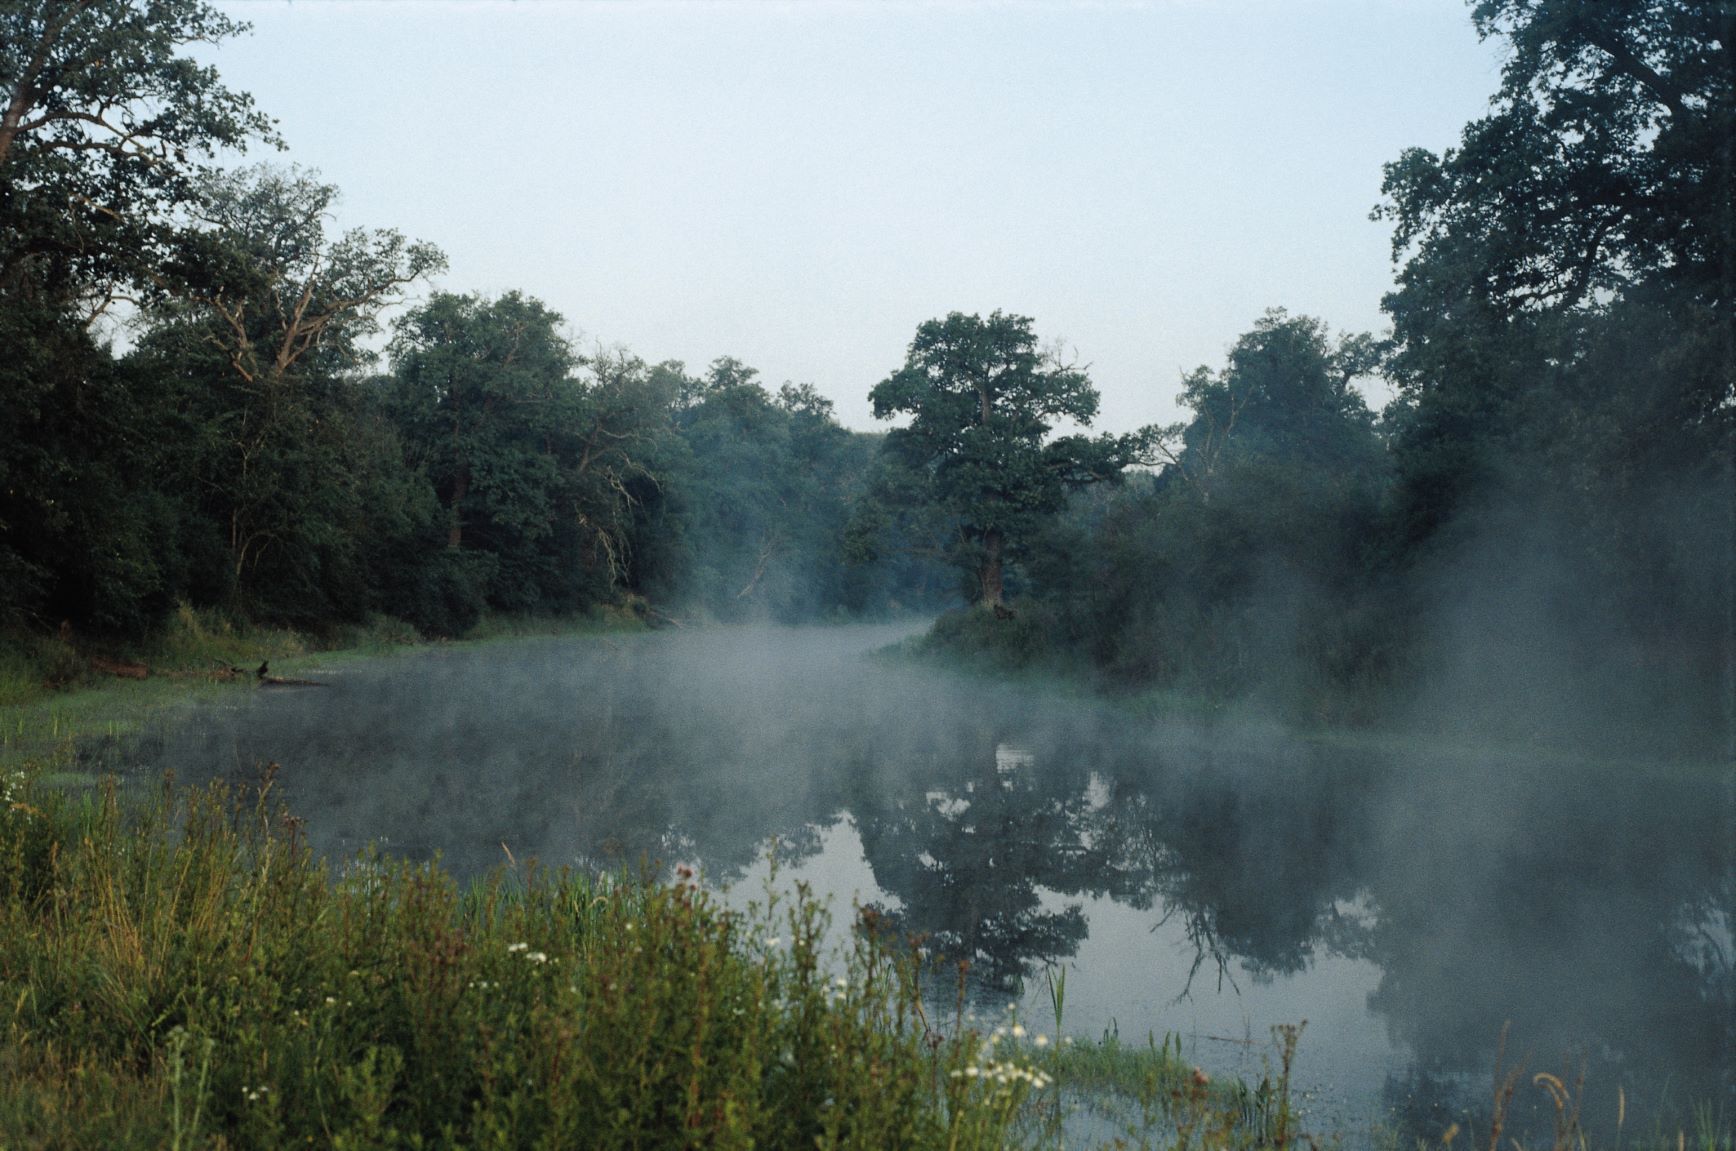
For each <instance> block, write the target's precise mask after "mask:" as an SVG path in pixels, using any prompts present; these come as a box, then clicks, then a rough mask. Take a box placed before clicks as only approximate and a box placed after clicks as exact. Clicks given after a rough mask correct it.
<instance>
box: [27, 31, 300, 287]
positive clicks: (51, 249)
mask: <svg viewBox="0 0 1736 1151" xmlns="http://www.w3.org/2000/svg"><path fill="white" fill-rule="evenodd" d="M246 27H247V26H246V25H245V24H242V23H239V22H237V21H234V20H231V19H229V18H228V17H227V16H224V15H223V14H222V13H220V12H218V11H217V10H216V9H215V8H213V7H211V6H210V5H208V4H206V3H203V2H202V0H153V2H152V3H149V4H143V5H141V4H137V3H131V2H128V0H11V2H9V3H7V4H6V5H5V6H4V8H0V289H4V290H7V291H16V290H19V289H20V288H21V287H22V285H23V284H24V283H26V282H31V283H33V284H34V285H35V287H36V289H37V290H46V291H48V292H50V293H52V294H53V295H54V296H55V297H56V298H59V299H62V300H66V301H68V302H71V301H72V300H74V299H82V300H84V301H85V303H86V305H87V316H94V315H95V314H96V313H98V312H100V310H101V309H102V307H103V306H104V305H105V304H106V302H107V300H108V298H109V295H110V293H112V292H113V291H115V290H117V288H118V287H120V286H122V285H130V284H141V283H147V282H149V281H150V280H151V278H152V276H153V274H154V272H155V270H156V267H157V265H158V263H160V262H161V260H162V258H163V255H164V252H165V249H166V246H167V245H168V244H169V242H170V241H171V239H172V237H173V236H174V234H175V233H176V231H177V230H178V228H179V226H180V221H179V220H178V219H177V218H176V216H177V209H178V208H179V206H180V205H182V204H183V203H186V202H188V201H190V200H192V199H193V198H194V193H195V190H196V189H197V188H198V186H199V185H200V184H201V183H202V182H203V181H204V180H205V179H206V178H207V177H208V176H209V174H210V168H209V161H211V160H212V159H213V158H214V157H215V156H216V155H217V154H218V153H219V152H220V151H222V150H224V149H230V148H242V147H244V146H245V145H246V143H247V142H248V141H249V140H260V139H263V140H266V141H268V142H276V138H275V136H274V134H273V132H272V127H271V121H270V120H269V119H267V118H266V117H265V116H264V115H262V114H261V113H259V112H258V111H257V110H256V109H255V108H254V106H253V101H252V99H251V97H249V96H247V95H245V94H244V93H238V92H234V91H231V90H230V89H228V88H226V87H225V86H224V85H223V84H222V82H221V80H220V79H219V78H218V75H217V71H216V69H214V68H211V67H208V66H202V65H200V64H198V63H196V62H195V61H194V60H193V59H191V58H190V57H189V56H187V55H185V54H184V50H185V49H186V48H188V47H189V46H191V45H194V44H215V43H218V42H220V41H223V40H226V39H228V38H229V37H231V36H235V35H237V34H239V33H241V32H243V31H245V30H246Z"/></svg>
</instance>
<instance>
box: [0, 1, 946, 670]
mask: <svg viewBox="0 0 1736 1151" xmlns="http://www.w3.org/2000/svg"><path fill="white" fill-rule="evenodd" d="M239 31H241V27H240V26H239V25H236V24H234V23H232V22H231V21H229V20H228V19H227V18H225V17H223V16H222V15H220V14H218V13H217V12H215V11H213V10H211V9H209V8H207V7H205V6H204V5H203V4H200V3H197V2H192V0H188V2H180V3H171V4H155V5H150V6H146V7H140V6H138V5H136V4H131V3H126V2H124V0H97V2H88V0H86V2H78V3H71V2H59V0H41V2H30V3H19V4H8V5H6V6H5V7H4V8H3V9H0V80H3V82H4V86H5V92H6V106H7V109H8V110H7V112H6V115H5V121H4V124H3V126H0V348H3V349H4V354H3V355H0V408H3V410H4V411H5V412H6V413H7V416H6V419H4V420H0V625H8V626H11V627H14V628H23V629H36V630H42V629H52V628H55V627H58V626H60V625H61V624H62V623H63V622H64V623H68V624H70V625H71V626H72V627H73V628H74V629H76V630H78V631H80V632H95V633H99V634H109V635H117V636H137V635H140V634H143V633H146V632H148V631H149V630H150V629H152V628H153V627H154V626H155V625H156V623H157V622H158V621H159V620H161V619H162V618H163V617H164V615H165V614H166V613H168V612H170V611H171V610H172V609H174V608H175V607H176V606H177V605H179V604H190V605H194V606H211V607H216V608H220V609H222V610H224V611H227V612H229V613H231V614H233V615H234V616H235V617H237V618H242V619H249V620H257V621H262V622H271V623H283V624H289V625H292V626H296V627H299V628H305V629H313V630H319V629H322V628H325V627H327V626H329V625H331V624H334V623H339V622H346V621H354V620H359V619H362V618H364V617H366V616H367V615H369V614H370V613H384V614H388V615H391V616H394V617H398V618H401V619H405V620H408V621H410V622H411V623H413V624H414V625H415V626H416V627H417V628H419V629H420V630H421V631H423V632H424V633H426V634H430V635H456V634H461V633H462V632H464V631H465V630H467V629H468V628H469V627H470V626H471V625H472V624H474V622H475V621H476V620H477V618H478V616H479V615H480V614H481V613H482V612H484V611H489V610H493V611H500V612H517V613H571V612H576V611H583V610H586V609H589V608H592V607H594V606H597V605H600V604H617V605H621V604H631V605H635V606H637V607H638V608H639V610H641V611H642V612H647V613H656V612H661V613H665V614H670V613H672V614H676V615H681V614H699V615H703V616H706V617H710V618H721V619H737V618H773V619H781V620H789V619H798V618H812V617H815V616H825V615H835V614H839V613H853V614H860V613H869V612H877V611H884V610H888V609H891V608H894V607H897V606H900V605H901V604H906V603H914V604H921V603H923V602H925V597H931V596H932V595H933V594H934V589H935V587H936V586H937V585H936V584H935V581H934V579H933V576H932V572H930V571H927V570H924V569H923V568H922V566H921V564H919V563H901V562H900V561H898V560H897V558H896V557H892V558H890V559H889V560H888V562H884V563H878V564H872V565H870V564H863V563H854V564H852V563H847V562H846V555H845V552H846V547H847V543H848V541H847V540H846V537H845V530H844V529H845V525H846V524H847V523H848V521H849V518H850V517H849V514H848V509H849V508H850V506H851V505H852V503H853V502H854V501H855V500H857V499H858V497H859V496H860V494H861V492H862V490H863V489H864V485H865V483H866V475H867V472H868V469H869V466H870V464H871V462H872V460H873V458H874V451H875V444H876V442H877V437H872V436H866V435H862V434H857V433H851V432H848V431H846V430H845V429H843V428H842V427H840V426H839V424H838V423H837V421H836V420H835V419H834V418H833V415H832V408H831V404H830V402H829V401H827V400H826V399H825V398H823V397H822V396H821V395H820V394H819V393H818V392H816V391H815V390H814V389H813V388H812V387H811V386H808V385H800V386H794V385H785V386H784V387H783V388H782V389H781V390H779V391H778V392H776V393H772V392H770V391H768V390H767V389H766V388H765V387H763V386H762V385H761V384H760V383H759V381H758V380H757V379H756V373H755V372H754V370H753V369H751V368H749V367H747V366H745V365H743V364H740V363H738V362H736V361H734V360H732V359H728V358H723V359H719V360H717V361H716V362H715V363H713V364H712V365H711V366H710V368H709V369H708V370H706V371H705V372H703V373H700V374H698V375H694V374H690V373H689V372H688V371H687V370H686V369H685V368H684V367H683V366H682V365H681V364H679V363H661V364H648V363H645V362H643V361H642V360H640V359H638V358H636V357H634V356H632V355H631V354H629V353H627V352H624V351H618V350H606V349H599V350H587V349H581V348H579V347H576V346H575V345H574V344H573V342H572V341H571V340H570V339H569V338H568V337H567V336H566V335H565V334H564V326H563V322H562V318H561V317H560V316H558V315H556V314H555V313H554V312H552V311H551V310H549V309H548V308H547V307H546V306H545V305H544V304H542V303H541V302H539V301H537V300H535V299H531V298H529V297H526V296H523V295H520V294H517V293H507V294H505V295H502V296H500V297H498V298H484V297H480V296H474V295H454V294H450V293H445V292H436V293H433V294H432V295H429V296H426V297H424V298H422V299H420V300H419V302H415V303H414V305H413V306H410V307H408V310H402V305H404V304H406V303H407V302H409V301H411V300H412V299H413V298H414V297H413V295H412V293H414V292H418V291H420V290H422V288H423V287H424V285H425V283H426V281H427V279H428V277H430V276H431V275H433V274H435V273H438V272H439V271H441V270H442V269H444V267H445V260H444V257H443V256H442V254H441V253H440V252H439V250H438V249H437V248H435V247H434V246H433V245H430V244H426V243H419V242H412V241H410V240H407V239H406V238H405V237H403V236H402V235H400V234H398V233H397V232H394V231H390V230H366V229H358V230H351V231H347V232H342V233H338V232H335V231H334V230H333V229H332V228H331V225H330V221H331V216H332V207H333V203H334V201H335V199H336V196H337V190H336V189H335V188H333V187H331V186H329V185H327V184H324V183H322V182H321V181H320V180H318V179H317V178H315V177H314V176H312V175H310V174H307V173H304V172H302V171H299V170H296V169H293V168H290V169H286V168H281V167H273V166H267V165H258V166H253V167H248V168H242V169H239V170H233V169H228V170H226V169H222V168H219V167H218V166H217V161H218V160H219V159H224V158H226V157H227V156H228V155H230V154H232V153H233V152H234V151H236V150H240V149H244V148H246V147H247V146H248V145H253V146H255V147H258V146H260V145H265V146H274V145H276V146H281V144H280V142H279V141H278V140H277V139H276V137H275V135H274V133H273V129H272V126H271V123H270V122H269V121H268V120H267V119H265V118H264V117H263V116H262V115H260V114H259V113H258V112H257V111H256V110H255V109H254V108H253V105H252V103H251V101H250V100H249V99H248V98H247V97H246V96H245V95H242V94H239V93H236V92H233V91H231V90H230V89H228V88H226V87H225V86H224V85H223V84H222V83H221V81H220V79H219V77H218V75H217V73H216V72H215V71H214V70H212V69H208V68H201V67H198V66H196V65H195V64H193V63H192V62H191V60H190V59H188V58H187V57H186V55H185V49H186V48H187V46H189V45H190V44H192V43H194V42H197V41H212V42H214V41H220V40H222V39H224V38H226V37H228V36H231V35H234V34H236V33H237V32H239ZM115 61H125V62H126V63H125V65H117V64H116V63H115ZM395 305H396V306H399V311H398V312H397V318H396V319H395V320H393V321H392V322H391V323H390V324H389V325H387V324H386V323H385V322H384V319H383V317H385V316H386V315H388V314H389V312H388V310H389V309H392V308H393V307H394V306H395ZM118 311H125V313H126V316H127V323H126V326H125V328H124V331H125V332H126V334H127V336H128V337H129V338H128V341H127V346H126V347H125V348H124V349H122V350H116V348H115V347H114V346H113V345H112V344H109V343H106V342H104V339H103V337H102V334H103V333H107V334H108V335H111V336H112V335H113V334H115V333H116V332H117V331H120V330H123V329H120V328H117V326H116V325H114V324H113V323H110V322H109V321H110V320H112V318H113V317H114V316H115V315H116V314H117V312H118ZM381 337H383V338H384V341H385V342H384V348H385V351H384V355H383V357H382V356H377V355H375V354H373V353H372V352H371V351H370V349H371V348H375V347H378V346H380V344H381ZM381 368H383V369H384V370H383V371H382V370H380V369H381ZM645 601H650V602H651V603H653V604H655V605H656V606H655V608H649V607H647V605H646V602H645Z"/></svg>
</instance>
